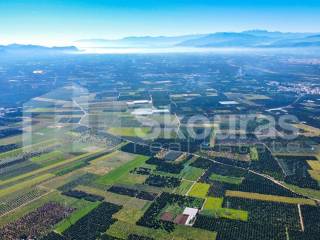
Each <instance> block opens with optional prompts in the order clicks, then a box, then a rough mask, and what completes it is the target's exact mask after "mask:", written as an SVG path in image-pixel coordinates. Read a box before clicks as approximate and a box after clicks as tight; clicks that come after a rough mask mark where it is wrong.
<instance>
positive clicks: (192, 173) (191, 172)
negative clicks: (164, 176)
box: [182, 166, 204, 181]
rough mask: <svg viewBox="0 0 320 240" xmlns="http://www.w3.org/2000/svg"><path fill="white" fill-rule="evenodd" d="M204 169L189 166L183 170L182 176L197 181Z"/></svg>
mask: <svg viewBox="0 0 320 240" xmlns="http://www.w3.org/2000/svg"><path fill="white" fill-rule="evenodd" d="M203 172H204V171H203V169H201V168H195V167H191V166H187V167H185V168H184V169H183V171H182V178H184V179H186V180H190V181H197V180H198V179H199V177H201V176H202V174H203Z"/></svg>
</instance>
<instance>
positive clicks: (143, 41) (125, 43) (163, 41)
mask: <svg viewBox="0 0 320 240" xmlns="http://www.w3.org/2000/svg"><path fill="white" fill-rule="evenodd" d="M202 36H205V35H185V36H177V37H166V36H158V37H150V36H144V37H126V38H122V39H118V40H108V39H83V40H78V41H76V42H75V43H76V45H82V46H101V47H170V46H175V45H177V44H179V43H181V42H183V41H187V40H192V39H198V38H200V37H202Z"/></svg>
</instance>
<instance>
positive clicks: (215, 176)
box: [210, 174, 243, 185]
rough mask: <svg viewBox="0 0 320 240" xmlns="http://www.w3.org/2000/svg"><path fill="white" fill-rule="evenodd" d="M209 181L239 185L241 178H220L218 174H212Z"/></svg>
mask: <svg viewBox="0 0 320 240" xmlns="http://www.w3.org/2000/svg"><path fill="white" fill-rule="evenodd" d="M210 179H211V180H213V181H217V182H223V183H229V184H236V185H239V184H241V183H242V181H243V178H237V177H230V176H222V175H218V174H212V175H211V176H210Z"/></svg>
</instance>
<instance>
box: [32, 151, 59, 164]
mask: <svg viewBox="0 0 320 240" xmlns="http://www.w3.org/2000/svg"><path fill="white" fill-rule="evenodd" d="M63 160H64V154H63V153H62V152H61V151H53V152H50V153H46V154H42V155H40V156H38V157H33V158H32V159H31V161H32V162H34V163H37V164H40V165H41V166H49V165H51V164H54V163H56V162H59V161H63Z"/></svg>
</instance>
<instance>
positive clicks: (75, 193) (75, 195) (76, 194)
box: [62, 190, 104, 202]
mask: <svg viewBox="0 0 320 240" xmlns="http://www.w3.org/2000/svg"><path fill="white" fill-rule="evenodd" d="M62 194H63V195H66V196H68V197H73V198H78V199H84V200H87V201H89V202H97V201H103V200H104V197H101V196H98V195H94V194H89V193H86V192H83V191H77V190H69V191H67V192H63V193H62Z"/></svg>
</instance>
